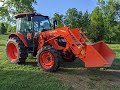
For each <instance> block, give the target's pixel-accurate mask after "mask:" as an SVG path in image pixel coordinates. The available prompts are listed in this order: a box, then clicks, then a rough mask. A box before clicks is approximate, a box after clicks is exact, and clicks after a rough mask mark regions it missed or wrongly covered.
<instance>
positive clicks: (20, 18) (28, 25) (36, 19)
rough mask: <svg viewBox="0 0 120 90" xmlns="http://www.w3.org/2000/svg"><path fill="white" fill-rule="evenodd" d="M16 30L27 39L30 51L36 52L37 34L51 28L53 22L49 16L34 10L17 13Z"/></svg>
mask: <svg viewBox="0 0 120 90" xmlns="http://www.w3.org/2000/svg"><path fill="white" fill-rule="evenodd" d="M15 18H16V19H17V22H16V30H17V32H20V33H21V34H22V35H23V36H24V37H25V39H26V41H27V44H28V52H34V49H35V46H36V47H37V37H36V36H37V35H38V34H39V33H40V32H44V31H48V30H51V29H52V28H51V24H50V21H49V17H48V16H44V15H41V14H37V13H34V12H28V13H20V14H16V15H15Z"/></svg>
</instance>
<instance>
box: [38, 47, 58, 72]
mask: <svg viewBox="0 0 120 90" xmlns="http://www.w3.org/2000/svg"><path fill="white" fill-rule="evenodd" d="M37 62H38V65H39V66H40V67H41V68H42V69H43V70H44V71H47V72H55V71H57V70H58V68H59V66H60V60H59V54H58V51H57V50H56V49H54V48H53V47H51V46H50V45H48V46H44V47H42V48H41V49H40V50H39V51H38V53H37Z"/></svg>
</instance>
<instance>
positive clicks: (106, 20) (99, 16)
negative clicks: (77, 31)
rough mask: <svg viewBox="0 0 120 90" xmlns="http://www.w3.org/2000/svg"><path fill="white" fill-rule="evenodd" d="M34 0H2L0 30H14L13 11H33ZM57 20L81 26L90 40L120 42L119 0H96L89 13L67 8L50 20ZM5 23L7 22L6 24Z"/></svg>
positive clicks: (58, 24) (58, 25)
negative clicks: (64, 11)
mask: <svg viewBox="0 0 120 90" xmlns="http://www.w3.org/2000/svg"><path fill="white" fill-rule="evenodd" d="M33 3H34V4H37V2H36V0H3V5H2V7H0V19H1V21H2V22H1V23H0V32H2V31H1V30H3V29H2V28H6V29H4V31H3V32H4V33H5V32H11V31H15V26H12V25H11V24H8V23H11V22H12V23H15V19H14V18H13V16H14V14H15V13H20V12H28V11H35V9H34V7H33V6H32V4H33ZM53 20H57V27H58V28H59V27H63V26H68V27H70V28H81V30H82V31H83V32H84V33H85V34H86V35H87V36H88V37H89V38H90V39H91V40H92V41H95V42H96V41H100V40H104V41H106V42H108V43H115V42H120V1H119V0H98V2H97V6H96V7H95V8H94V10H93V11H92V12H91V13H88V11H86V12H85V13H83V12H82V11H78V10H77V9H76V8H69V9H68V10H67V11H66V13H65V15H63V14H59V13H55V14H54V15H53V17H52V18H51V22H52V21H53ZM6 23H7V24H6Z"/></svg>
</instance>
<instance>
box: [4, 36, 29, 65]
mask: <svg viewBox="0 0 120 90" xmlns="http://www.w3.org/2000/svg"><path fill="white" fill-rule="evenodd" d="M6 54H7V57H8V60H9V61H10V62H11V63H13V64H23V63H25V60H26V58H27V48H26V47H25V45H24V44H23V42H22V41H21V40H20V39H19V38H18V37H14V38H10V39H9V40H8V42H7V46H6Z"/></svg>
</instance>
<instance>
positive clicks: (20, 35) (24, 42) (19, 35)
mask: <svg viewBox="0 0 120 90" xmlns="http://www.w3.org/2000/svg"><path fill="white" fill-rule="evenodd" d="M14 36H17V37H18V38H19V39H20V40H21V41H22V42H23V44H24V45H25V46H26V47H28V44H27V41H26V39H25V38H24V37H23V35H22V34H21V33H20V32H16V33H12V34H10V35H9V38H11V37H14Z"/></svg>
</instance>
